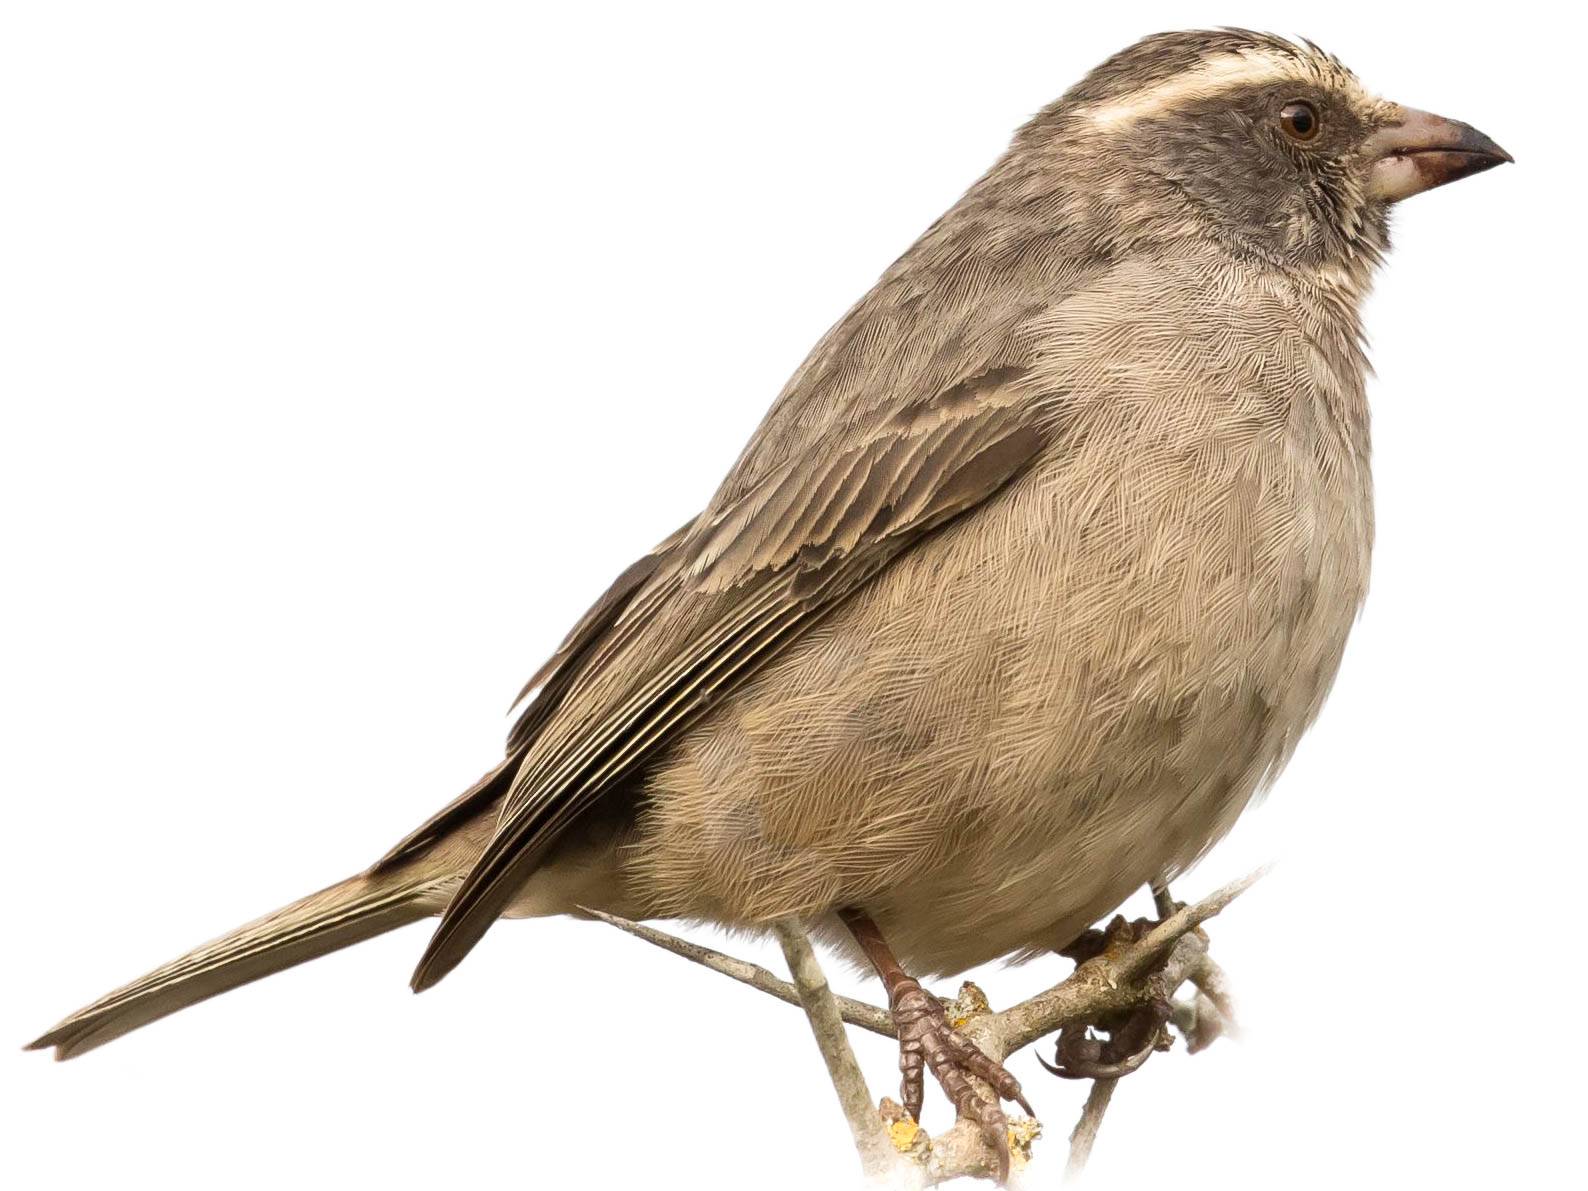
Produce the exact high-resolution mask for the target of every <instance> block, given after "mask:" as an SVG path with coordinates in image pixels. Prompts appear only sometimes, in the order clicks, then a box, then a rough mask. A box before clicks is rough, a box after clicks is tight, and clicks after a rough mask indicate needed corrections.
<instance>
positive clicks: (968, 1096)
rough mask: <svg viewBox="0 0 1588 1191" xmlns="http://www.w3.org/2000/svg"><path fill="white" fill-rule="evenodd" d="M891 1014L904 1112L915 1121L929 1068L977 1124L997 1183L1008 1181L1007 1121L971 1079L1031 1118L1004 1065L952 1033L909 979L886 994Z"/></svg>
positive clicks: (961, 1112)
mask: <svg viewBox="0 0 1588 1191" xmlns="http://www.w3.org/2000/svg"><path fill="white" fill-rule="evenodd" d="M889 1002H890V1006H889V1007H890V1009H891V1010H892V1012H893V1021H894V1024H895V1025H896V1026H897V1027H898V1030H899V1070H900V1071H902V1072H903V1073H904V1078H903V1080H902V1081H901V1084H900V1088H899V1091H900V1097H901V1099H902V1100H903V1101H904V1108H905V1111H906V1112H908V1113H909V1114H910V1116H911V1117H912V1118H913V1119H915V1120H916V1121H919V1120H920V1119H921V1117H920V1112H921V1102H922V1098H923V1084H924V1082H925V1081H924V1079H923V1069H924V1068H930V1069H931V1072H932V1074H933V1076H935V1077H936V1079H937V1082H938V1083H939V1084H940V1085H942V1088H943V1092H944V1094H945V1095H947V1096H948V1098H949V1099H950V1100H951V1101H953V1103H954V1107H955V1109H956V1110H957V1111H958V1113H959V1115H960V1116H962V1117H966V1118H969V1119H970V1120H972V1121H975V1122H976V1124H977V1126H978V1127H979V1128H980V1130H981V1134H982V1136H983V1137H984V1138H985V1139H986V1140H987V1144H988V1145H990V1146H991V1147H992V1148H993V1150H994V1152H995V1153H996V1154H997V1155H998V1181H999V1182H1000V1183H1003V1182H1007V1181H1008V1179H1009V1120H1008V1118H1007V1117H1005V1116H1004V1112H1003V1109H1002V1108H1001V1107H999V1104H998V1102H997V1100H994V1101H992V1102H990V1103H989V1102H988V1100H987V1099H986V1098H985V1097H983V1096H982V1095H981V1094H980V1093H978V1092H977V1090H976V1087H975V1085H974V1084H972V1083H971V1077H972V1076H974V1077H975V1078H977V1079H981V1080H983V1081H985V1082H986V1083H988V1084H990V1085H991V1086H992V1088H993V1091H994V1092H995V1093H996V1094H997V1095H998V1096H999V1097H1001V1098H1003V1099H1005V1100H1013V1101H1015V1102H1016V1103H1017V1104H1019V1105H1020V1107H1021V1108H1023V1109H1025V1111H1026V1113H1027V1114H1028V1115H1030V1116H1035V1115H1036V1113H1035V1112H1033V1111H1032V1108H1031V1105H1030V1103H1029V1102H1028V1101H1027V1100H1026V1098H1025V1095H1024V1093H1022V1092H1021V1090H1020V1081H1019V1080H1017V1079H1015V1077H1014V1076H1013V1075H1011V1074H1010V1073H1009V1072H1008V1071H1007V1070H1005V1069H1004V1066H1003V1064H1001V1063H998V1062H995V1061H994V1060H993V1059H991V1058H989V1057H988V1056H987V1055H985V1054H983V1053H982V1052H981V1051H980V1050H979V1049H977V1047H976V1045H975V1044H974V1043H972V1042H971V1041H970V1040H969V1039H968V1038H966V1037H964V1036H963V1035H961V1034H959V1033H958V1032H956V1031H955V1029H954V1027H953V1026H951V1025H950V1024H949V1021H948V1016H947V1015H946V1014H945V1013H944V1012H943V1006H942V1004H941V1003H940V1002H939V1001H938V1000H937V998H935V997H933V996H931V995H929V994H928V993H927V992H926V990H924V989H923V988H922V987H921V986H920V984H919V983H918V982H917V981H915V980H912V979H909V978H904V979H902V980H899V981H898V982H897V984H896V987H895V988H893V989H892V990H891V991H890V996H889Z"/></svg>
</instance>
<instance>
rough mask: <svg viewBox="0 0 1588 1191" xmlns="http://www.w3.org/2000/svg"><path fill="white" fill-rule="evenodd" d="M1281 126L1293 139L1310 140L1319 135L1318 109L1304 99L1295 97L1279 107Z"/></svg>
mask: <svg viewBox="0 0 1588 1191" xmlns="http://www.w3.org/2000/svg"><path fill="white" fill-rule="evenodd" d="M1279 126H1280V127H1281V128H1283V129H1284V130H1285V135H1286V136H1288V137H1289V138H1290V139H1291V140H1293V141H1310V140H1311V139H1312V138H1313V137H1315V136H1317V135H1318V109H1317V108H1315V107H1313V106H1312V105H1311V104H1310V103H1308V102H1307V101H1306V100H1304V99H1293V100H1291V101H1290V102H1289V103H1287V104H1286V105H1285V106H1284V107H1282V108H1280V109H1279Z"/></svg>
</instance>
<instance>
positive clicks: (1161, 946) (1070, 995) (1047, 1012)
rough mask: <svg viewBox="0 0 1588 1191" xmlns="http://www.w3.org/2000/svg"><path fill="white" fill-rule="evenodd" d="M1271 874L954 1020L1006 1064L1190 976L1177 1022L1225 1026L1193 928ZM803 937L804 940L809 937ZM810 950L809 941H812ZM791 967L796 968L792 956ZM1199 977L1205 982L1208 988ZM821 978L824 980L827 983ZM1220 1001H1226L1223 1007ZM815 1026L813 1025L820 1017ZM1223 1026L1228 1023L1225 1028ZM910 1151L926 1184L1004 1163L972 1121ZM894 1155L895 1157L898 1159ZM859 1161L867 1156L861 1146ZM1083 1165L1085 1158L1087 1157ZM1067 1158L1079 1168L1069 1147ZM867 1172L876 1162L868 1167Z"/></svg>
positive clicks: (726, 962) (886, 1025)
mask: <svg viewBox="0 0 1588 1191" xmlns="http://www.w3.org/2000/svg"><path fill="white" fill-rule="evenodd" d="M1266 871H1267V870H1266V868H1265V869H1258V870H1257V871H1256V872H1254V873H1252V874H1251V875H1250V876H1247V877H1244V878H1242V879H1241V880H1239V881H1233V882H1231V883H1230V884H1228V885H1226V886H1224V887H1223V888H1222V889H1218V890H1215V891H1214V892H1213V893H1211V894H1209V895H1208V896H1207V897H1205V898H1203V899H1202V900H1201V901H1199V902H1196V903H1194V904H1192V905H1188V906H1183V907H1180V908H1179V909H1176V910H1174V912H1173V913H1171V914H1170V915H1169V917H1168V918H1167V919H1165V920H1164V921H1161V922H1159V923H1158V924H1157V925H1155V926H1154V927H1153V928H1152V929H1151V930H1149V931H1148V932H1147V933H1146V934H1145V935H1143V936H1142V937H1141V938H1140V939H1137V940H1135V941H1134V942H1128V943H1123V944H1120V945H1117V946H1112V947H1109V948H1108V949H1107V950H1105V951H1104V952H1103V953H1102V954H1100V955H1097V956H1095V957H1093V958H1091V959H1088V960H1086V961H1085V962H1084V963H1081V964H1079V965H1078V966H1077V967H1076V969H1075V971H1073V972H1072V973H1070V975H1069V976H1068V977H1067V978H1065V979H1064V980H1063V981H1061V982H1060V983H1059V984H1057V985H1055V986H1054V987H1052V988H1050V989H1048V990H1047V991H1046V992H1041V993H1038V994H1037V995H1036V996H1034V997H1029V998H1027V999H1026V1000H1024V1001H1021V1002H1019V1003H1018V1004H1015V1005H1011V1006H1010V1007H1009V1008H1007V1009H1004V1010H1002V1011H1001V1012H998V1013H993V1012H990V1011H986V1010H982V1011H979V1012H972V1013H971V1014H970V1015H969V1016H968V1017H967V1018H966V1019H965V1020H964V1021H962V1022H960V1023H958V1024H959V1028H960V1030H961V1032H962V1033H963V1034H964V1035H965V1037H966V1038H967V1039H968V1040H969V1041H971V1042H972V1043H974V1044H975V1045H976V1046H977V1047H979V1048H980V1049H981V1051H982V1053H983V1054H985V1055H987V1056H988V1057H989V1058H991V1059H993V1060H994V1061H995V1062H1002V1061H1003V1060H1004V1059H1006V1058H1008V1057H1009V1056H1010V1055H1011V1054H1013V1053H1014V1052H1015V1051H1017V1050H1019V1049H1020V1048H1021V1047H1024V1046H1028V1045H1030V1044H1031V1043H1032V1042H1035V1041H1037V1040H1038V1039H1039V1038H1044V1037H1047V1036H1048V1035H1049V1034H1054V1033H1057V1032H1058V1031H1059V1030H1061V1029H1063V1028H1064V1027H1065V1026H1067V1025H1069V1024H1071V1023H1089V1022H1094V1021H1097V1020H1098V1019H1099V1018H1103V1017H1108V1016H1110V1015H1114V1014H1119V1013H1124V1012H1126V1011H1129V1010H1131V1009H1134V1008H1136V1007H1138V1006H1140V1005H1144V1004H1147V1003H1148V1002H1151V1001H1172V1000H1173V998H1174V993H1175V990H1176V989H1178V988H1179V987H1180V986H1181V985H1182V984H1184V983H1186V982H1187V981H1194V982H1197V983H1198V985H1199V987H1201V988H1202V995H1201V996H1199V997H1198V998H1197V999H1196V1001H1195V1002H1194V1003H1192V1004H1190V1005H1185V1004H1184V1003H1182V1007H1178V1011H1179V1015H1180V1018H1181V1020H1184V1021H1186V1022H1188V1023H1189V1022H1191V1021H1192V1020H1194V1018H1195V1015H1196V1013H1197V1012H1199V1011H1200V1012H1206V1008H1204V1006H1206V1007H1207V1008H1213V1009H1216V1010H1217V1014H1218V1017H1219V1018H1221V1019H1224V1020H1225V1022H1226V1023H1227V1022H1228V1017H1227V1014H1226V1006H1227V1004H1228V1002H1229V993H1228V987H1227V982H1226V981H1225V980H1224V977H1223V973H1222V971H1221V970H1220V969H1219V968H1218V966H1217V965H1215V964H1213V962H1212V961H1211V960H1209V959H1208V957H1207V936H1206V935H1204V934H1203V933H1202V932H1201V931H1199V930H1197V927H1198V926H1200V925H1201V924H1202V923H1203V922H1206V921H1207V920H1208V919H1210V918H1212V917H1213V916H1214V915H1216V914H1218V913H1219V912H1221V911H1222V910H1224V909H1225V907H1227V906H1228V905H1229V904H1230V903H1231V902H1233V901H1234V900H1235V899H1236V898H1237V897H1239V896H1240V895H1241V894H1242V893H1244V892H1245V891H1246V890H1247V889H1249V888H1250V887H1251V886H1252V884H1253V883H1254V882H1255V881H1257V880H1258V879H1259V878H1260V877H1262V876H1263V875H1264V873H1265V872H1266ZM1153 892H1154V898H1155V900H1156V901H1158V902H1159V903H1160V904H1161V905H1163V906H1164V907H1165V908H1168V907H1171V906H1172V905H1173V903H1172V902H1171V901H1170V900H1169V897H1168V891H1167V890H1166V889H1162V890H1161V892H1160V889H1157V888H1155V889H1154V891H1153ZM587 912H588V913H589V914H590V915H591V916H592V917H595V918H599V919H600V920H601V921H603V922H606V923H609V924H610V925H612V926H615V927H617V928H618V929H619V930H623V931H627V932H628V933H629V934H632V935H635V936H636V937H638V938H641V939H644V940H645V941H646V942H648V943H652V944H654V945H655V946H657V947H661V948H662V949H664V950H666V951H671V952H672V953H673V954H675V955H681V956H683V957H684V958H685V959H688V960H692V961H693V962H695V963H698V964H700V965H702V966H703V967H707V968H710V969H711V970H712V971H714V972H721V973H722V974H723V975H725V976H729V977H732V978H733V979H734V980H738V981H740V982H741V983H743V984H748V985H749V986H750V987H752V988H756V989H760V990H761V991H762V992H764V993H767V994H768V995H770V996H773V997H776V998H777V999H779V1000H781V1001H786V1002H788V1003H790V1004H801V1003H802V1001H801V997H800V994H799V991H798V989H796V987H795V986H794V985H792V984H789V983H788V982H787V981H785V980H780V979H779V978H778V977H776V976H774V975H773V974H772V973H771V972H769V971H767V970H766V969H765V968H763V967H760V966H758V965H756V964H752V963H748V962H746V961H745V960H741V959H735V958H734V957H733V956H730V955H724V954H723V953H722V952H720V951H713V950H712V949H711V948H709V947H702V946H700V945H699V944H697V943H690V942H686V941H685V940H683V939H679V938H676V937H675V936H673V935H669V934H667V933H666V932H664V931H659V930H656V929H655V928H653V927H648V926H642V925H640V924H639V923H635V922H630V921H628V920H627V919H625V918H619V917H617V916H615V915H612V914H604V913H601V912H600V911H597V910H588V911H587ZM781 937H782V936H781V934H780V938H781ZM801 937H802V938H803V935H801ZM806 947H807V948H808V947H809V942H808V941H807V942H806ZM785 954H786V952H785ZM813 958H814V957H813ZM790 964H791V966H792V964H793V960H792V959H791V960H790ZM1203 982H1206V984H1205V986H1203ZM823 983H824V984H825V980H824V981H823ZM1210 990H1216V991H1210ZM827 999H828V1000H829V1001H830V1002H831V1003H832V1005H833V1007H834V1008H835V1010H836V1013H837V1016H838V1017H839V1018H841V1019H842V1020H843V1021H845V1022H848V1023H849V1024H851V1025H857V1026H861V1027H863V1028H864V1029H868V1030H871V1031H873V1032H875V1033H878V1034H883V1035H886V1036H888V1037H896V1036H897V1035H896V1034H895V1032H894V1029H893V1022H892V1019H891V1018H890V1017H889V1015H888V1013H887V1011H886V1010H884V1009H879V1008H877V1007H876V1006H874V1005H868V1004H866V1003H865V1002H863V1001H856V1000H852V999H851V998H848V997H835V996H833V995H832V993H831V992H830V991H829V992H828V993H827ZM1221 1001H1222V1002H1223V1004H1221V1003H1220V1002H1221ZM1213 1024H1214V1023H1211V1022H1210V1023H1208V1025H1209V1029H1208V1032H1207V1033H1206V1034H1205V1035H1203V1037H1204V1039H1205V1040H1204V1041H1203V1043H1202V1045H1206V1043H1207V1042H1208V1041H1211V1040H1212V1038H1213V1037H1215V1036H1216V1033H1215V1032H1213V1031H1212V1028H1211V1027H1212V1025H1213ZM813 1028H815V1027H814V1022H813ZM1225 1028H1228V1026H1227V1024H1226V1027H1225ZM846 1049H847V1043H846ZM823 1053H824V1054H825V1053H826V1051H825V1050H824V1052H823ZM851 1057H852V1056H851ZM1112 1082H1114V1081H1106V1080H1099V1081H1096V1083H1095V1084H1094V1086H1093V1088H1092V1090H1091V1093H1090V1094H1089V1095H1088V1100H1087V1104H1088V1110H1086V1111H1083V1114H1082V1120H1081V1123H1080V1124H1078V1125H1077V1126H1076V1137H1077V1139H1084V1148H1085V1151H1086V1152H1089V1151H1090V1148H1091V1145H1092V1142H1093V1141H1094V1140H1095V1138H1096V1134H1097V1125H1098V1124H1099V1123H1100V1122H1101V1120H1102V1114H1103V1107H1104V1106H1106V1104H1107V1101H1108V1097H1109V1096H1111V1095H1112V1090H1110V1091H1108V1092H1104V1091H1101V1090H1100V1087H1099V1086H1098V1085H1101V1084H1103V1083H1112ZM835 1083H836V1079H835ZM862 1086H863V1085H862ZM982 1091H983V1094H985V1095H990V1094H991V1090H990V1089H986V1088H983V1089H982ZM845 1096H846V1093H845V1092H844V1091H843V1090H842V1089H841V1090H840V1097H841V1098H844V1097H845ZM1094 1097H1095V1098H1096V1099H1097V1100H1098V1104H1097V1105H1096V1107H1095V1112H1093V1111H1092V1101H1093V1098H1094ZM845 1104H846V1114H847V1113H848V1111H849V1108H848V1104H849V1101H848V1099H845ZM867 1111H868V1112H869V1113H870V1114H871V1116H872V1117H873V1118H875V1117H876V1111H875V1110H874V1109H872V1108H871V1107H870V1104H869V1098H868V1104H867ZM1088 1113H1090V1114H1091V1115H1088ZM854 1122H855V1118H854V1117H852V1116H851V1129H854V1128H855V1124H854ZM1028 1125H1029V1130H1028V1136H1027V1141H1026V1143H1025V1144H1029V1139H1030V1137H1034V1136H1035V1135H1036V1133H1037V1132H1038V1131H1039V1130H1040V1126H1038V1125H1037V1124H1036V1123H1035V1122H1028ZM861 1135H862V1134H861V1133H860V1132H857V1134H856V1137H857V1143H856V1144H857V1145H859V1144H860V1142H859V1138H860V1137H861ZM867 1135H869V1134H867ZM868 1144H869V1143H868ZM911 1153H912V1155H914V1156H917V1157H920V1158H922V1160H923V1161H924V1162H925V1168H924V1170H921V1169H917V1170H916V1171H915V1174H916V1176H917V1180H916V1181H917V1182H921V1181H924V1182H925V1183H926V1184H933V1183H938V1182H946V1181H948V1180H949V1179H951V1178H957V1177H961V1176H964V1175H970V1176H973V1177H987V1176H989V1174H990V1172H993V1171H996V1170H997V1168H998V1162H997V1157H996V1155H995V1154H994V1152H993V1150H992V1147H990V1146H989V1145H988V1144H987V1142H986V1141H985V1139H984V1138H983V1137H982V1136H981V1132H980V1129H979V1127H978V1126H977V1125H976V1123H975V1122H973V1121H968V1120H960V1121H957V1122H956V1123H955V1124H954V1126H953V1127H952V1128H950V1129H949V1130H947V1131H946V1132H944V1133H943V1134H940V1135H939V1136H938V1137H936V1138H933V1139H931V1141H930V1145H929V1146H926V1145H921V1146H917V1147H916V1148H914V1149H912V1151H911ZM889 1157H890V1160H891V1159H892V1156H891V1155H889ZM862 1161H863V1162H869V1161H870V1159H868V1158H867V1156H866V1152H865V1151H864V1150H863V1151H862ZM1081 1161H1082V1163H1083V1164H1084V1161H1085V1158H1084V1154H1083V1156H1082V1159H1081ZM1071 1163H1072V1165H1073V1164H1074V1156H1073V1153H1072V1159H1071ZM900 1165H901V1164H900V1163H898V1162H897V1161H896V1160H894V1169H895V1170H897V1169H899V1168H900ZM868 1169H871V1168H870V1167H869V1166H868Z"/></svg>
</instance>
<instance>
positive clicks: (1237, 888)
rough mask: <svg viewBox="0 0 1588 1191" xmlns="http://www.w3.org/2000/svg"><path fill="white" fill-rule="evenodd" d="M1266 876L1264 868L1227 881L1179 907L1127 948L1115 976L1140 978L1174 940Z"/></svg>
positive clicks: (1200, 923) (1128, 978)
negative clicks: (1190, 902) (1200, 898)
mask: <svg viewBox="0 0 1588 1191" xmlns="http://www.w3.org/2000/svg"><path fill="white" fill-rule="evenodd" d="M1267 875H1268V867H1267V866H1266V865H1265V866H1264V867H1262V868H1260V869H1258V870H1256V871H1255V872H1251V873H1248V874H1247V875H1246V876H1244V877H1242V878H1241V879H1240V880H1238V881H1231V882H1230V883H1229V884H1228V885H1225V886H1224V887H1223V888H1222V889H1215V890H1214V891H1213V892H1212V893H1210V894H1208V896H1207V897H1205V898H1203V899H1202V900H1201V901H1199V902H1196V903H1195V904H1194V905H1189V906H1182V907H1181V908H1180V909H1178V910H1176V911H1175V912H1174V913H1173V914H1171V915H1170V916H1169V917H1168V918H1166V919H1165V920H1164V921H1162V922H1160V923H1159V924H1158V925H1157V926H1155V927H1153V928H1152V930H1150V931H1148V932H1147V934H1146V936H1145V937H1144V938H1142V939H1140V940H1138V941H1137V942H1135V943H1132V944H1131V945H1130V946H1129V948H1128V949H1127V950H1126V952H1125V955H1124V957H1123V958H1122V959H1121V960H1120V962H1119V965H1118V974H1119V975H1120V976H1121V977H1123V978H1124V979H1126V980H1130V979H1134V978H1135V977H1136V976H1139V975H1141V973H1142V972H1143V971H1144V970H1145V969H1147V968H1148V967H1150V966H1151V965H1152V963H1153V961H1154V960H1156V959H1158V958H1159V957H1160V956H1162V955H1163V954H1165V953H1166V952H1167V951H1168V950H1169V948H1170V947H1171V946H1173V945H1174V943H1175V941H1176V940H1177V939H1179V938H1180V937H1181V936H1183V935H1184V934H1186V932H1188V931H1192V930H1195V929H1196V928H1197V927H1199V926H1201V925H1202V924H1203V923H1204V922H1206V921H1207V920H1208V919H1209V918H1212V917H1213V916H1214V915H1215V914H1217V913H1219V912H1220V911H1221V910H1223V909H1224V908H1225V907H1226V906H1228V905H1229V904H1230V903H1231V902H1232V901H1234V900H1235V899H1236V898H1238V897H1240V895H1241V894H1243V893H1245V892H1246V891H1247V890H1248V889H1250V888H1251V887H1252V886H1253V885H1255V884H1257V882H1258V881H1260V880H1262V879H1263V877H1265V876H1267Z"/></svg>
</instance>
